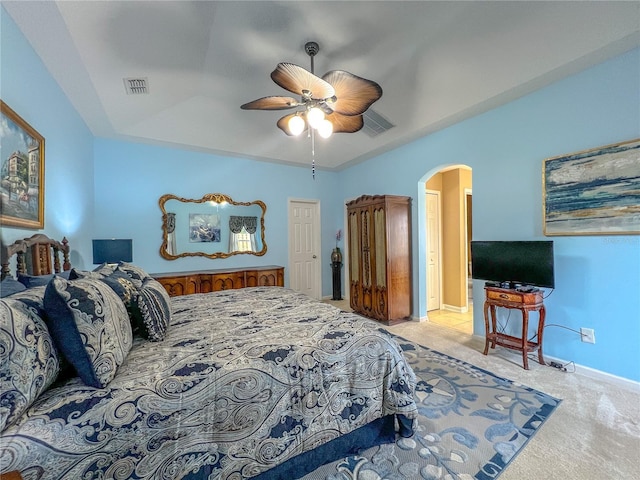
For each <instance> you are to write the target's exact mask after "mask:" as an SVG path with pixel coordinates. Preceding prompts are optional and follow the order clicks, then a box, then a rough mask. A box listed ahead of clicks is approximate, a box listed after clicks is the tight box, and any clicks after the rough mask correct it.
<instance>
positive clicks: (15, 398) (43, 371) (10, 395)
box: [0, 298, 60, 431]
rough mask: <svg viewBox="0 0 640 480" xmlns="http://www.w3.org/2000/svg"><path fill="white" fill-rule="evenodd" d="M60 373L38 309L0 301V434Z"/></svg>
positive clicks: (10, 301) (51, 340) (56, 356)
mask: <svg viewBox="0 0 640 480" xmlns="http://www.w3.org/2000/svg"><path fill="white" fill-rule="evenodd" d="M59 371H60V361H59V357H58V352H57V350H56V347H55V346H54V343H53V339H52V338H51V335H50V334H49V330H48V329H47V326H46V324H45V322H44V320H43V319H42V318H40V316H39V315H38V311H37V309H36V308H33V307H29V306H28V305H27V304H25V303H23V302H21V301H20V300H16V299H13V298H5V299H3V300H0V431H3V430H4V429H5V428H6V427H8V426H9V425H11V424H13V423H14V422H15V421H16V420H17V419H18V418H20V416H22V414H23V413H24V412H25V411H26V410H27V409H28V408H29V406H31V404H32V403H33V402H34V401H35V400H36V399H37V398H38V396H39V395H40V394H41V393H42V392H44V391H45V390H46V389H47V388H48V387H49V385H51V384H52V383H53V382H54V381H55V379H56V377H57V375H58V372H59Z"/></svg>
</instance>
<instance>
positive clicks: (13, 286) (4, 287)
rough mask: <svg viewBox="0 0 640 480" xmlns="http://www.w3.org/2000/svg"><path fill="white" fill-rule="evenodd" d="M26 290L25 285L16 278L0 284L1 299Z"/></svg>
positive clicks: (6, 279) (10, 278)
mask: <svg viewBox="0 0 640 480" xmlns="http://www.w3.org/2000/svg"><path fill="white" fill-rule="evenodd" d="M26 289H27V287H25V286H24V283H22V282H19V281H17V280H16V279H15V278H12V277H7V278H5V279H4V280H2V282H0V298H4V297H8V296H9V295H13V294H14V293H18V292H22V291H23V290H26Z"/></svg>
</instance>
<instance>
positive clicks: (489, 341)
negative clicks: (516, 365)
mask: <svg viewBox="0 0 640 480" xmlns="http://www.w3.org/2000/svg"><path fill="white" fill-rule="evenodd" d="M484 292H485V302H484V326H485V332H486V340H485V344H484V352H483V353H484V354H485V355H487V354H488V352H489V346H491V348H495V347H496V345H500V346H502V347H505V348H510V349H511V350H517V351H519V352H522V362H523V363H524V368H525V370H529V362H528V357H527V355H528V354H529V352H534V351H536V350H537V351H538V360H539V361H540V364H541V365H544V364H545V363H544V358H543V356H542V333H543V331H544V318H545V314H546V311H545V308H544V303H543V297H542V291H541V290H536V291H533V292H521V291H518V290H514V289H508V288H499V287H490V286H485V287H484ZM496 307H502V308H512V309H516V310H520V311H521V312H522V335H521V336H520V337H514V336H512V335H507V334H505V333H501V332H498V330H497V328H496ZM531 311H534V312H536V311H537V312H539V319H538V335H537V341H536V342H532V341H530V340H527V332H528V330H529V312H531Z"/></svg>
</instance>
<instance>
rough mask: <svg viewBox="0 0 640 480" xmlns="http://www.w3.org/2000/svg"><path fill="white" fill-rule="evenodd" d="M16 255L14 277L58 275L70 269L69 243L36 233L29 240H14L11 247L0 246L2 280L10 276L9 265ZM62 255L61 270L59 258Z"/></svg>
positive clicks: (65, 239)
mask: <svg viewBox="0 0 640 480" xmlns="http://www.w3.org/2000/svg"><path fill="white" fill-rule="evenodd" d="M13 255H16V277H17V276H18V274H21V273H22V274H29V275H48V274H51V273H60V272H61V271H67V270H69V269H70V268H71V263H70V262H69V241H68V240H67V238H66V237H65V238H63V239H62V242H59V241H57V240H53V239H51V238H49V237H47V236H46V235H43V234H41V233H37V234H35V235H33V236H31V237H29V238H24V239H22V240H16V241H15V242H13V243H12V244H11V245H4V244H3V245H2V250H1V256H2V279H4V278H5V277H10V276H11V269H10V267H9V263H10V262H11V257H12V256H13ZM61 255H62V270H61V269H60V256H61Z"/></svg>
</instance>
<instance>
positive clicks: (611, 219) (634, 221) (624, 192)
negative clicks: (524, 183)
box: [542, 139, 640, 236]
mask: <svg viewBox="0 0 640 480" xmlns="http://www.w3.org/2000/svg"><path fill="white" fill-rule="evenodd" d="M542 196H543V198H542V204H543V205H542V211H543V225H544V234H545V235H548V236H551V235H640V139H636V140H631V141H628V142H623V143H616V144H612V145H606V146H604V147H598V148H593V149H591V150H584V151H582V152H577V153H571V154H568V155H562V156H559V157H553V158H548V159H546V160H544V162H543V167H542Z"/></svg>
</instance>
